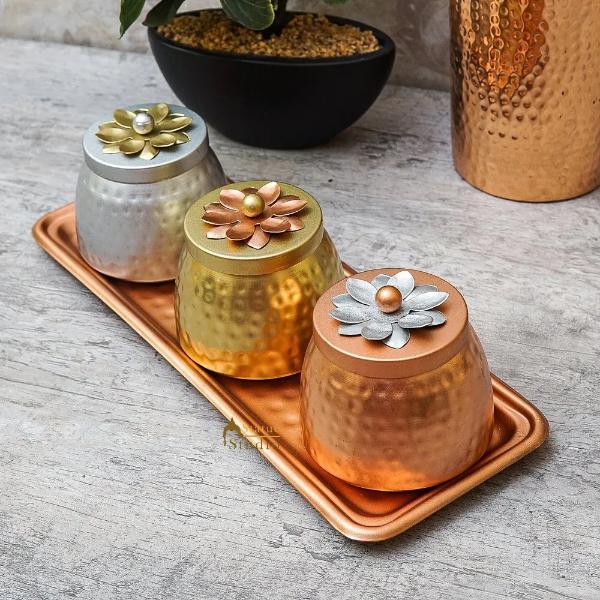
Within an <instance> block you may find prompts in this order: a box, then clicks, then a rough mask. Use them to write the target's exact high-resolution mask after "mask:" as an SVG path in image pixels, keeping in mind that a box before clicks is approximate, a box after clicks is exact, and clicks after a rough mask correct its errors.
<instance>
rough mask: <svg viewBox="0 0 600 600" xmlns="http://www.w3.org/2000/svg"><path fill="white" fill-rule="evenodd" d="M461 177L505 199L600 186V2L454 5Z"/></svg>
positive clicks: (455, 0) (544, 197)
mask: <svg viewBox="0 0 600 600" xmlns="http://www.w3.org/2000/svg"><path fill="white" fill-rule="evenodd" d="M450 18H451V29H452V42H451V45H452V49H451V52H452V69H453V86H452V147H453V153H454V163H455V166H456V169H457V171H458V172H459V173H460V175H462V177H464V179H466V180H467V181H468V182H469V183H471V184H472V185H474V186H475V187H477V188H479V189H481V190H483V191H485V192H488V193H490V194H493V195H495V196H500V197H502V198H508V199H511V200H525V201H533V202H548V201H553V200H565V199H568V198H574V197H576V196H580V195H582V194H585V193H587V192H590V191H591V190H593V189H594V188H596V187H597V186H598V185H600V4H599V3H598V1H597V0H477V1H474V0H451V3H450Z"/></svg>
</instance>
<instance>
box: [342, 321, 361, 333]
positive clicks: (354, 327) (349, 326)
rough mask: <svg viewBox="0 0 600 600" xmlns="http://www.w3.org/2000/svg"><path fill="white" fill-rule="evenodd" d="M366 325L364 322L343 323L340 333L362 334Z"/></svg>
mask: <svg viewBox="0 0 600 600" xmlns="http://www.w3.org/2000/svg"><path fill="white" fill-rule="evenodd" d="M363 327H364V325H363V324H362V323H342V324H341V325H340V326H339V327H338V333H339V334H340V335H360V332H361V331H362V328H363Z"/></svg>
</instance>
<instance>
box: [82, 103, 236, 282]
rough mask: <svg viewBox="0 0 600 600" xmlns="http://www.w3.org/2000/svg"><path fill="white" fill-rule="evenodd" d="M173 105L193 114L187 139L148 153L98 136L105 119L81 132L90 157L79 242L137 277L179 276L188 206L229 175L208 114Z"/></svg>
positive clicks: (105, 269)
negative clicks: (109, 148)
mask: <svg viewBox="0 0 600 600" xmlns="http://www.w3.org/2000/svg"><path fill="white" fill-rule="evenodd" d="M141 108H142V106H141V105H136V106H132V107H129V109H128V110H129V111H131V112H135V111H139V110H140V109H141ZM171 110H172V111H173V112H174V113H176V114H180V115H184V116H186V117H191V119H192V123H191V125H190V126H189V127H187V128H186V130H185V131H186V134H187V136H189V141H187V142H186V143H180V144H177V145H174V146H172V147H170V148H163V149H160V151H159V152H158V154H157V155H156V156H154V158H152V159H151V160H146V159H144V158H142V157H141V156H140V155H139V154H138V155H125V154H123V153H121V152H114V153H112V152H111V153H106V151H104V147H105V146H104V145H103V143H102V142H101V141H100V140H99V139H98V138H97V137H96V134H97V132H98V131H99V127H100V126H101V125H102V124H103V123H105V122H106V121H107V120H106V119H104V120H103V121H99V122H96V123H94V124H93V125H92V126H91V127H90V128H89V129H88V131H87V132H86V134H85V136H84V139H83V152H84V157H85V161H84V163H83V165H82V167H81V170H80V173H79V180H78V182H77V194H76V203H75V205H76V219H77V237H78V240H79V250H80V252H81V255H82V256H83V258H84V259H85V260H86V262H87V263H89V264H90V265H91V266H92V267H94V269H96V270H98V271H100V272H102V273H104V274H106V275H111V276H113V277H118V278H119V279H126V280H128V281H138V282H154V281H166V280H169V279H174V278H175V276H176V274H177V260H178V258H179V254H180V252H181V247H182V245H183V219H184V216H185V213H186V212H187V210H188V208H189V207H190V206H191V205H192V204H193V202H195V201H196V200H197V199H198V198H200V197H201V196H202V195H203V194H205V193H206V192H208V191H209V190H211V189H213V188H215V187H216V186H219V185H223V184H224V183H225V182H226V178H225V175H224V174H223V170H222V168H221V165H220V164H219V161H218V159H217V158H216V156H215V155H214V153H213V151H212V150H211V148H210V147H209V144H208V132H207V129H206V125H205V123H204V121H203V120H202V119H201V118H200V117H199V116H198V115H197V114H196V113H194V112H193V111H191V110H188V109H187V108H184V107H181V106H172V107H171ZM114 150H118V147H116V148H114Z"/></svg>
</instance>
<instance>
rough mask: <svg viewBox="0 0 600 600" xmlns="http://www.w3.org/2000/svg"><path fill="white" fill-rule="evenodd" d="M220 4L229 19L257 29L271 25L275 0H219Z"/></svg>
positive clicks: (273, 17)
mask: <svg viewBox="0 0 600 600" xmlns="http://www.w3.org/2000/svg"><path fill="white" fill-rule="evenodd" d="M221 4H222V5H223V10H224V11H225V13H226V14H227V16H228V17H229V18H230V19H233V20H234V21H237V22H238V23H239V24H240V25H243V26H244V27H247V28H248V29H254V30H256V31H258V30H260V29H266V28H267V27H269V26H270V25H272V23H273V20H274V19H275V9H274V8H273V4H277V0H221Z"/></svg>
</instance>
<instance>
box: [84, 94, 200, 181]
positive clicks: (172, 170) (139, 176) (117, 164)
mask: <svg viewBox="0 0 600 600" xmlns="http://www.w3.org/2000/svg"><path fill="white" fill-rule="evenodd" d="M150 106H152V103H148V104H134V105H133V106H128V107H126V110H129V111H132V112H135V111H136V110H140V109H146V108H149V107H150ZM169 108H170V109H171V112H173V113H179V114H181V115H184V116H186V117H191V118H192V123H191V125H189V126H188V127H187V128H186V130H185V132H186V133H187V134H188V135H189V137H190V141H189V142H186V143H184V144H177V145H176V146H171V147H169V148H161V150H160V152H159V153H158V154H157V155H156V156H155V157H154V158H153V159H152V160H145V159H143V158H140V156H139V155H133V156H132V155H126V154H122V153H120V152H119V153H115V154H105V153H104V152H103V151H102V149H103V147H104V143H103V142H101V141H100V140H99V139H98V138H97V137H96V133H97V132H98V129H99V127H100V125H101V124H103V123H106V122H108V121H112V120H113V117H112V115H107V117H106V118H104V119H101V120H99V121H96V122H95V123H93V124H92V125H91V126H90V127H89V129H88V130H87V131H86V133H85V135H84V137H83V154H84V157H85V162H86V163H87V165H88V167H89V168H90V169H91V170H92V171H93V172H94V173H96V174H97V175H99V176H100V177H104V178H105V179H110V180H111V181H118V182H120V183H154V182H156V181H163V180H164V179H170V178H171V177H175V176H176V175H179V174H181V173H184V172H185V171H189V170H190V169H191V168H192V167H193V166H194V165H196V164H197V163H199V162H200V161H201V160H202V159H203V158H204V157H205V155H206V152H207V150H208V131H207V129H206V123H205V122H204V120H203V119H202V117H200V116H199V115H198V114H196V113H195V112H194V111H192V110H190V109H189V108H185V107H184V106H177V105H174V104H170V105H169Z"/></svg>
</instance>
